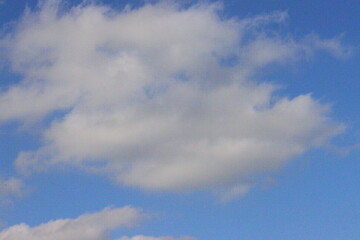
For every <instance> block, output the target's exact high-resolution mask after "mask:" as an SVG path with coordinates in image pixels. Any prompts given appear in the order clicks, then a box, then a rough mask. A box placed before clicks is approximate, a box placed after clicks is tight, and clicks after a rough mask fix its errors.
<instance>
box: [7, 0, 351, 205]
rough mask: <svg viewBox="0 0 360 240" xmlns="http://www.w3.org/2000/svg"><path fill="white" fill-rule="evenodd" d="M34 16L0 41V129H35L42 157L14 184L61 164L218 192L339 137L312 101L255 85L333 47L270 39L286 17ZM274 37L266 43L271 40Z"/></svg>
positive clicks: (310, 40)
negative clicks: (0, 85) (2, 83)
mask: <svg viewBox="0 0 360 240" xmlns="http://www.w3.org/2000/svg"><path fill="white" fill-rule="evenodd" d="M60 10H61V5H57V4H45V5H43V6H42V7H40V9H38V10H36V11H28V12H27V13H26V14H25V15H24V16H23V18H22V20H21V21H19V22H18V23H17V24H16V26H15V28H14V32H13V33H11V34H9V35H7V36H6V37H5V38H4V39H2V41H1V48H2V49H4V52H6V57H7V59H8V61H9V62H10V64H11V66H12V68H13V70H14V71H15V72H17V73H20V74H21V75H22V76H23V79H22V81H21V82H20V83H16V84H13V85H11V86H9V87H8V88H7V89H4V90H3V91H1V93H0V109H2V110H1V112H0V121H1V122H3V123H5V122H9V121H20V122H24V123H30V124H31V123H34V122H41V121H43V120H44V119H45V118H50V119H51V120H50V124H49V125H48V126H47V127H46V128H45V129H44V131H43V132H42V138H43V142H44V144H43V146H42V147H40V148H39V149H38V150H35V151H30V152H21V153H20V154H19V156H18V158H17V159H16V161H15V165H16V167H17V169H18V171H19V172H20V173H24V174H27V173H32V172H36V171H42V170H46V169H48V168H52V167H56V166H58V165H68V166H76V167H78V168H79V169H84V170H86V171H89V172H92V173H96V174H103V175H107V176H109V177H110V178H111V179H112V180H114V181H116V182H117V183H119V184H120V185H127V186H135V187H140V188H142V189H148V190H167V191H179V190H180V191H182V190H185V191H188V190H190V191H192V190H199V189H214V188H219V187H220V188H223V187H224V188H225V189H227V191H226V192H225V193H224V195H225V196H228V197H226V198H232V197H233V196H236V195H241V194H244V193H245V192H246V191H247V190H248V189H249V188H250V187H251V185H252V182H251V181H250V180H249V179H252V176H254V175H258V174H262V173H267V172H273V171H276V170H278V169H280V168H281V167H282V166H284V165H285V164H286V163H287V162H289V161H290V160H291V159H292V158H294V157H296V156H299V155H301V154H303V153H305V152H306V151H308V150H309V149H311V148H314V147H319V146H321V145H322V144H324V143H326V142H327V141H329V140H331V138H332V137H334V136H336V135H337V134H339V133H341V132H342V131H343V129H344V126H343V125H342V124H340V123H337V122H335V121H333V120H332V119H331V116H330V112H331V109H330V107H329V106H328V105H326V104H323V103H320V102H319V101H317V100H316V99H314V98H313V97H312V96H311V95H310V94H304V95H299V96H296V97H294V98H288V97H284V96H280V95H278V94H277V93H276V90H277V86H275V85H274V84H272V83H269V82H266V79H261V77H259V76H258V74H257V73H259V72H261V69H263V68H264V67H266V66H280V65H285V64H286V63H288V62H292V63H295V64H296V62H297V61H298V60H300V59H303V58H307V57H311V56H312V55H314V54H316V52H318V51H326V52H328V53H330V54H332V55H334V56H335V57H339V56H340V57H341V56H346V55H347V54H348V53H349V51H348V49H347V48H345V47H344V46H342V44H341V42H340V41H339V40H338V39H336V38H334V39H321V38H320V37H318V36H316V35H314V34H312V35H307V36H304V37H303V38H301V39H295V38H291V37H289V36H288V35H287V34H285V33H282V32H281V31H279V32H276V30H274V28H273V25H274V24H275V25H276V24H282V23H283V22H284V21H286V19H287V14H286V13H284V12H275V13H272V14H268V15H259V16H255V17H251V18H246V19H235V18H229V19H227V18H224V17H222V16H221V7H220V6H219V4H197V5H193V6H191V7H188V8H182V7H181V6H179V5H176V4H170V3H157V4H152V5H145V6H142V7H139V8H134V9H131V8H127V9H126V10H123V11H118V10H114V9H111V8H108V7H106V6H98V5H79V6H77V7H73V8H71V9H70V10H67V11H65V12H63V11H60ZM274 31H275V33H274Z"/></svg>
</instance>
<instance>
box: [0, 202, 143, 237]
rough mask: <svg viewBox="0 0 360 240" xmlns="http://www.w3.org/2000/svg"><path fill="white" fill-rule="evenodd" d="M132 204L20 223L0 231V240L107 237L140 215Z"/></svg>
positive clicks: (132, 223) (136, 220) (141, 217)
mask: <svg viewBox="0 0 360 240" xmlns="http://www.w3.org/2000/svg"><path fill="white" fill-rule="evenodd" d="M144 216H145V215H144V214H142V213H141V212H140V211H139V210H137V209H134V208H132V207H123V208H105V209H104V210H102V211H100V212H96V213H92V214H84V215H81V216H79V217H78V218H76V219H59V220H54V221H50V222H47V223H44V224H41V225H38V226H34V227H30V226H28V225H26V224H24V223H22V224H17V225H14V226H11V227H9V228H7V229H5V230H3V231H1V232H0V240H48V239H51V240H107V239H109V231H111V230H115V229H117V228H119V227H129V226H133V225H134V224H136V223H138V222H139V221H140V220H142V219H143V218H144Z"/></svg>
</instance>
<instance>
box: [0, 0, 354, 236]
mask: <svg viewBox="0 0 360 240" xmlns="http://www.w3.org/2000/svg"><path fill="white" fill-rule="evenodd" d="M1 2H2V3H1V5H0V27H1V29H2V31H1V36H4V35H6V34H7V33H11V32H12V31H13V28H12V26H13V25H14V24H16V22H17V21H18V19H19V18H20V17H21V16H22V14H23V12H24V9H25V7H26V6H29V7H30V8H31V9H34V8H35V6H36V5H37V1H36V0H24V1H13V0H3V1H1ZM64 2H66V4H68V6H72V5H76V4H78V3H79V2H81V1H79V0H74V1H70V0H69V1H64ZM98 2H100V3H102V4H105V5H109V6H111V7H113V8H119V9H121V8H122V7H123V6H125V5H126V4H132V5H135V6H141V5H142V1H137V0H136V1H125V0H112V1H111V0H104V1H98ZM145 2H146V1H145ZM179 2H182V1H179ZM183 2H186V3H187V4H190V5H191V4H193V1H183ZM222 3H223V5H224V9H223V10H222V12H221V14H222V15H223V16H225V18H226V17H236V18H238V19H243V18H247V17H254V16H256V15H261V14H269V13H272V12H274V11H286V12H287V13H288V19H287V20H286V21H285V22H284V23H281V26H280V32H281V33H280V34H284V35H289V36H292V37H293V38H294V39H302V38H303V37H304V36H306V35H307V34H316V35H318V36H320V37H321V38H324V39H332V38H338V39H339V41H340V42H341V44H343V46H345V47H348V48H350V49H351V54H349V55H347V56H342V57H334V56H331V54H329V53H327V52H323V51H320V52H319V53H316V54H314V56H311V57H308V58H307V57H305V58H304V59H297V60H294V61H291V62H289V63H286V64H285V63H281V64H274V65H269V66H266V67H264V68H262V69H260V70H259V71H258V72H257V73H256V74H255V75H254V76H253V77H254V80H255V81H260V82H268V83H272V84H275V85H279V86H281V88H280V89H279V90H278V91H276V93H275V94H277V96H288V97H289V98H290V99H291V98H294V97H296V96H298V95H301V94H307V93H311V94H312V97H313V98H314V99H316V100H317V101H319V102H320V103H324V104H330V105H331V113H330V116H331V119H333V120H335V121H337V122H340V123H342V124H344V125H345V126H346V129H345V131H344V133H342V134H340V135H337V136H335V137H334V138H332V139H331V140H330V141H329V142H328V143H326V144H324V145H323V146H321V147H319V148H316V147H315V148H311V149H309V150H308V151H306V152H305V153H304V154H302V155H298V156H296V157H294V158H293V159H292V160H289V161H288V162H287V163H286V164H284V166H283V167H281V168H280V170H276V171H274V172H271V173H269V174H268V173H266V174H265V176H262V177H260V178H265V179H269V180H265V181H260V180H259V181H258V182H259V183H258V182H257V183H258V184H256V185H255V186H254V187H252V188H251V189H250V190H249V192H248V193H246V194H244V195H243V196H241V197H239V198H235V199H234V200H231V201H227V202H223V201H221V200H219V199H218V197H217V196H216V194H215V196H214V194H212V189H211V188H210V189H209V188H204V189H200V190H195V191H185V192H182V191H180V192H177V191H175V192H172V191H164V192H162V191H160V192H159V191H152V190H142V189H141V187H129V186H123V185H122V184H116V183H114V182H113V181H112V180H111V176H109V175H107V174H106V173H105V174H98V175H96V174H95V175H93V174H90V173H86V171H81V170H79V169H77V168H72V167H68V166H64V167H56V166H55V167H52V168H50V170H47V171H43V172H37V173H33V174H30V175H23V174H22V173H19V172H17V171H16V169H15V167H14V160H15V159H16V157H17V155H18V154H19V153H20V152H21V151H30V150H36V149H38V148H39V147H40V146H41V145H42V143H43V142H44V138H42V135H41V133H42V131H43V130H44V129H46V128H47V127H48V126H49V125H50V123H49V122H47V119H45V121H44V122H40V123H35V124H33V125H31V124H32V123H30V125H31V127H28V126H29V125H28V124H29V123H24V122H22V121H21V120H19V121H18V120H11V121H8V122H6V123H3V124H2V125H1V126H0V176H1V177H2V178H4V179H7V178H10V177H16V178H20V179H21V180H22V181H23V182H24V189H23V190H24V191H23V193H22V194H20V196H9V197H4V199H5V200H4V201H2V200H1V197H2V196H1V191H2V190H1V187H0V223H1V224H0V229H6V228H7V227H10V226H12V225H15V224H19V223H26V224H28V225H30V226H36V225H39V224H41V223H45V222H48V221H50V220H55V219H63V218H76V217H78V216H80V215H82V214H84V213H88V212H96V211H99V210H101V209H103V208H104V207H106V206H114V207H122V206H125V205H131V206H135V207H139V208H142V209H143V210H144V211H145V212H148V213H150V214H151V215H153V217H152V218H151V219H147V220H145V221H144V222H143V223H142V224H141V225H140V226H139V227H135V228H130V229H120V230H116V231H114V233H113V237H114V239H117V238H119V237H120V236H123V235H127V236H133V235H139V234H141V235H146V236H156V237H158V236H174V237H180V236H184V235H186V236H193V237H195V238H196V239H198V240H304V239H306V240H322V239H326V240H338V239H344V240H359V239H360V228H359V226H360V174H359V173H360V154H359V152H360V111H359V110H360V95H359V93H360V84H359V81H360V52H359V50H360V27H359V26H360V14H359V13H360V1H357V0H342V1H341V0H291V1H289V0H256V1H254V0H239V1H237V0H224V1H222ZM0 54H1V53H0ZM3 55H5V54H1V58H2V59H1V61H0V63H1V64H2V66H0V89H1V91H0V92H1V93H3V92H5V91H6V89H8V88H9V87H10V86H12V85H14V84H17V83H19V82H21V80H22V75H21V74H19V73H17V72H12V70H11V69H10V67H9V63H8V59H7V58H6V56H3ZM1 99H2V98H1ZM0 106H2V105H0ZM1 112H2V110H1V109H0V114H1ZM61 114H62V113H61ZM61 114H59V115H58V116H57V117H59V119H61V116H62V115H61ZM54 116H55V115H54ZM49 118H51V116H50V117H49ZM0 120H1V118H0ZM288 124H292V123H291V122H289V123H288ZM0 180H1V178H0ZM0 184H1V181H0ZM1 227H2V228H1ZM0 240H11V239H10V238H6V237H5V238H1V235H0Z"/></svg>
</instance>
